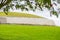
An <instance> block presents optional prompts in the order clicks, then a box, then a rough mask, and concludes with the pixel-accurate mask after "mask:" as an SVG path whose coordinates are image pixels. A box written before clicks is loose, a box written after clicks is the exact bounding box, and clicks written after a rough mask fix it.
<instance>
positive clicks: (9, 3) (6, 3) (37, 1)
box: [0, 0, 58, 17]
mask: <svg viewBox="0 0 60 40" xmlns="http://www.w3.org/2000/svg"><path fill="white" fill-rule="evenodd" d="M22 1H24V4H21V2H22ZM13 3H15V4H13ZM33 4H34V5H33ZM13 6H14V7H15V8H16V9H19V8H20V9H21V10H27V11H28V10H29V9H30V10H33V11H34V10H35V9H37V8H39V9H40V10H41V11H43V9H42V8H43V7H45V8H47V9H48V10H50V9H51V8H53V7H52V6H53V5H52V4H51V0H1V1H0V9H1V8H3V11H4V12H5V13H6V15H8V14H7V12H8V11H9V9H10V8H12V9H13ZM53 9H54V8H53ZM53 9H52V10H53ZM51 13H52V14H54V15H56V16H57V17H58V14H57V13H56V12H55V11H54V10H53V11H52V12H51Z"/></svg>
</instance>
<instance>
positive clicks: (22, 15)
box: [0, 12, 42, 18]
mask: <svg viewBox="0 0 60 40" xmlns="http://www.w3.org/2000/svg"><path fill="white" fill-rule="evenodd" d="M0 16H11V17H28V18H42V17H40V16H36V15H32V14H27V13H18V12H9V13H8V15H6V14H5V13H4V12H0Z"/></svg>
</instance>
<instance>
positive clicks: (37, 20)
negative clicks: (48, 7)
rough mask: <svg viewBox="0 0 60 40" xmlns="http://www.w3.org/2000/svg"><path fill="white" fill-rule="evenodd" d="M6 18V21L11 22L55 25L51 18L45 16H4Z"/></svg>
mask: <svg viewBox="0 0 60 40" xmlns="http://www.w3.org/2000/svg"><path fill="white" fill-rule="evenodd" d="M6 19H7V23H12V24H34V25H55V23H54V21H53V20H50V19H46V18H24V17H6Z"/></svg>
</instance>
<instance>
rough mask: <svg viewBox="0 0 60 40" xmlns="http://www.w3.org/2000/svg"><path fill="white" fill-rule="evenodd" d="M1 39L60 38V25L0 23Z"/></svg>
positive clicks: (32, 39)
mask: <svg viewBox="0 0 60 40" xmlns="http://www.w3.org/2000/svg"><path fill="white" fill-rule="evenodd" d="M0 40H60V27H56V26H37V25H35V26H34V25H15V24H0Z"/></svg>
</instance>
